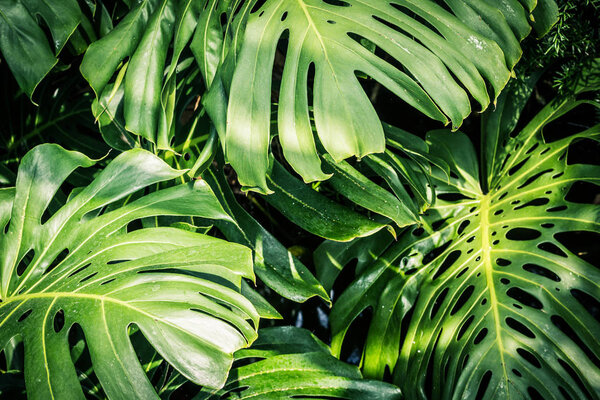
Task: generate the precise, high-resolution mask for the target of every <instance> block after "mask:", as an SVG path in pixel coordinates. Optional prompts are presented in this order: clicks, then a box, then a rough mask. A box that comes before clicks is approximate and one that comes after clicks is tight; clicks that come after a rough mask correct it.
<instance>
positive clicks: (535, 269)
mask: <svg viewBox="0 0 600 400" xmlns="http://www.w3.org/2000/svg"><path fill="white" fill-rule="evenodd" d="M523 269H524V270H525V271H528V272H531V273H533V274H537V275H540V276H543V277H545V278H548V279H551V280H553V281H554V282H560V278H559V276H558V275H556V274H555V273H554V272H552V271H550V270H549V269H548V268H544V267H542V266H540V265H537V264H525V265H523Z"/></svg>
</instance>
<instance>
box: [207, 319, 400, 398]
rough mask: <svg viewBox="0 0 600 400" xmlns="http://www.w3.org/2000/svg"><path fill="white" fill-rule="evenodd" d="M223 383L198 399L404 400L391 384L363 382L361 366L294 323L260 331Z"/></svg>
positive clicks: (237, 358)
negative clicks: (337, 354) (342, 357)
mask: <svg viewBox="0 0 600 400" xmlns="http://www.w3.org/2000/svg"><path fill="white" fill-rule="evenodd" d="M247 361H251V362H250V363H248V364H247V365H243V366H240V367H238V368H234V369H233V370H232V371H231V373H230V375H229V379H228V380H227V384H226V385H225V387H224V388H223V389H222V390H220V391H218V392H216V393H212V394H208V393H206V394H204V393H200V394H199V396H197V397H196V398H197V399H198V400H200V399H203V400H213V399H214V400H217V399H249V398H260V399H298V398H303V399H304V398H310V399H357V400H360V399H382V400H383V399H386V400H388V399H400V398H401V393H400V390H399V389H398V388H397V387H395V386H393V385H390V384H388V383H384V382H378V381H370V380H363V379H362V376H361V374H360V371H359V370H358V368H356V367H355V366H353V365H348V364H346V363H343V362H341V361H339V360H337V359H336V358H334V357H333V356H332V355H331V353H330V351H329V348H328V347H327V346H326V345H325V344H324V343H323V342H321V341H320V340H319V339H317V338H316V337H315V336H314V335H312V334H311V333H310V332H309V331H307V330H304V329H299V328H295V327H277V328H267V329H262V330H260V331H259V338H258V339H257V341H256V342H255V345H254V346H253V347H252V348H250V349H247V350H240V351H239V352H237V353H236V362H239V363H244V362H247Z"/></svg>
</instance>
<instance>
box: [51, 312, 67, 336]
mask: <svg viewBox="0 0 600 400" xmlns="http://www.w3.org/2000/svg"><path fill="white" fill-rule="evenodd" d="M64 326H65V312H64V311H63V310H58V311H57V312H56V314H54V332H56V333H59V332H60V331H62V329H63V327H64Z"/></svg>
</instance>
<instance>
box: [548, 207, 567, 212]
mask: <svg viewBox="0 0 600 400" xmlns="http://www.w3.org/2000/svg"><path fill="white" fill-rule="evenodd" d="M566 209H567V206H556V207H550V208H546V212H559V211H565V210H566Z"/></svg>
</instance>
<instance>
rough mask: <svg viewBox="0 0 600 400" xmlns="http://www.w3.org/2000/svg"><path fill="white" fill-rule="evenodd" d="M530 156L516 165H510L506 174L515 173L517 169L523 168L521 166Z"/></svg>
mask: <svg viewBox="0 0 600 400" xmlns="http://www.w3.org/2000/svg"><path fill="white" fill-rule="evenodd" d="M529 158H530V157H527V158H525V159H524V160H523V161H521V162H520V163H518V164H517V165H515V166H514V167H512V168H511V169H509V170H508V176H512V175H514V174H515V173H517V171H519V170H520V169H521V168H523V166H524V165H525V164H526V163H527V161H529Z"/></svg>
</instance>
